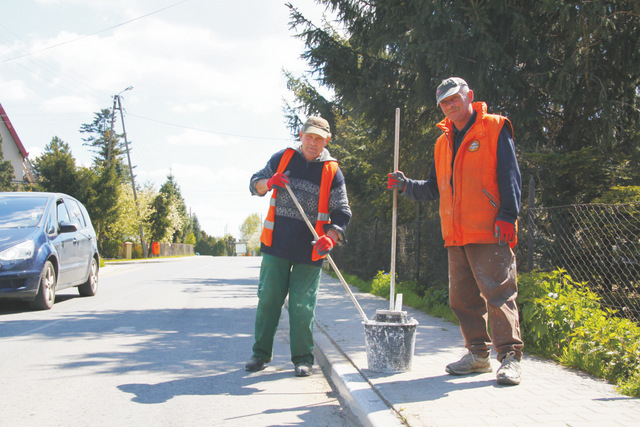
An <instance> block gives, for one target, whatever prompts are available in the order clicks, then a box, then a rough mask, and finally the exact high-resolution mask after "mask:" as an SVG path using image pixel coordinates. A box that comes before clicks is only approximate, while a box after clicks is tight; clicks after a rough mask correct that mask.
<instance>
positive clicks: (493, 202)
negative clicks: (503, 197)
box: [482, 188, 500, 209]
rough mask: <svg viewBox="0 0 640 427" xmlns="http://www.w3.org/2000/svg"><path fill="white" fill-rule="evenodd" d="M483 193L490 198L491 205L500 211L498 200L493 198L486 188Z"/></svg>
mask: <svg viewBox="0 0 640 427" xmlns="http://www.w3.org/2000/svg"><path fill="white" fill-rule="evenodd" d="M482 192H483V193H484V194H485V195H486V196H487V197H488V198H489V203H491V204H492V205H493V207H494V208H496V209H500V206H499V205H498V202H497V201H496V199H494V198H493V196H492V195H491V193H489V192H488V191H487V190H486V189H485V188H483V189H482Z"/></svg>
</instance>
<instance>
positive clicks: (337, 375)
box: [314, 322, 406, 427]
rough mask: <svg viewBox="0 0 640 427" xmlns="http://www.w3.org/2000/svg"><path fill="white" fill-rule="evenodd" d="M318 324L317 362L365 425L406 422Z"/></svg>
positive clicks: (391, 426) (385, 426)
mask: <svg viewBox="0 0 640 427" xmlns="http://www.w3.org/2000/svg"><path fill="white" fill-rule="evenodd" d="M315 326H316V333H315V334H314V342H315V351H314V353H315V356H316V359H317V363H318V364H319V365H320V366H321V367H322V369H323V370H324V372H325V375H326V376H328V377H329V378H330V379H331V381H332V382H333V384H334V385H335V387H336V388H337V389H338V392H339V393H340V396H341V397H342V398H343V399H344V400H345V401H346V404H347V405H348V406H349V409H350V410H351V412H352V413H353V414H354V415H355V416H356V417H357V418H358V419H359V420H360V422H361V423H362V425H363V426H367V427H394V426H404V425H406V424H405V423H403V422H402V421H401V420H400V417H399V415H398V414H397V413H396V412H395V411H394V410H393V409H392V408H393V407H392V406H391V405H389V404H388V403H387V402H386V401H385V400H384V399H383V398H382V397H381V396H380V394H379V393H378V392H377V390H376V389H375V387H374V386H373V385H372V384H371V383H369V381H367V379H366V378H365V377H364V376H363V375H362V373H360V371H359V370H358V369H356V367H355V366H354V365H353V363H352V362H351V360H349V358H348V357H347V356H346V355H345V354H344V353H342V352H341V351H340V350H339V348H338V346H336V345H335V344H334V343H333V341H332V340H331V338H330V337H329V335H328V334H327V333H326V332H325V330H324V329H323V328H322V327H321V326H320V325H319V324H318V323H317V322H316V324H315ZM318 332H319V333H318Z"/></svg>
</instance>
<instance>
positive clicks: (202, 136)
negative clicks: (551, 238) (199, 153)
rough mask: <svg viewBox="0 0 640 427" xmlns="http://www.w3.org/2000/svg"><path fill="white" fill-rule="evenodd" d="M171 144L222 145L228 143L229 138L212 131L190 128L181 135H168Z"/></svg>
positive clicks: (182, 145) (194, 145)
mask: <svg viewBox="0 0 640 427" xmlns="http://www.w3.org/2000/svg"><path fill="white" fill-rule="evenodd" d="M167 142H168V143H169V145H177V146H180V147H220V146H224V145H227V144H228V140H225V138H224V137H222V136H220V135H215V134H212V133H205V132H198V131H195V130H191V129H188V130H186V131H184V132H183V133H181V134H180V135H171V136H168V137H167Z"/></svg>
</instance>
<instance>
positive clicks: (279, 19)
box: [0, 0, 323, 238]
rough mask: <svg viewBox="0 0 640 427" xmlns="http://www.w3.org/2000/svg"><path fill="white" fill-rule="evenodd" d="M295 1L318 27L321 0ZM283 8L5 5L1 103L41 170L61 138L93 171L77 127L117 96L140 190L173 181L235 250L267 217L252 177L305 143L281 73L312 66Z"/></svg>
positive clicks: (150, 1)
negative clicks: (299, 141) (290, 114)
mask: <svg viewBox="0 0 640 427" xmlns="http://www.w3.org/2000/svg"><path fill="white" fill-rule="evenodd" d="M287 1H290V2H291V3H292V4H293V5H294V6H296V7H297V8H298V9H299V10H301V11H302V13H303V14H304V15H305V16H306V17H309V18H311V19H312V20H313V21H314V22H319V19H320V18H321V17H322V14H323V9H322V6H320V5H317V4H316V3H315V2H314V1H313V0H287ZM285 4H286V1H282V0H3V1H2V18H3V19H2V22H0V104H2V106H3V107H4V109H5V111H6V113H7V115H8V116H9V119H10V120H11V123H12V124H13V126H14V128H15V130H16V132H17V134H18V136H19V137H20V140H21V141H22V143H23V145H24V146H25V148H26V150H27V151H28V152H29V158H30V159H31V160H32V161H33V160H34V159H36V158H37V157H38V156H39V155H41V154H42V153H43V151H44V148H45V146H46V145H47V144H48V143H49V142H50V141H51V139H52V138H53V137H56V136H57V137H59V138H60V139H62V140H63V141H64V142H66V143H67V144H69V146H70V147H71V151H72V154H73V156H74V158H75V159H76V161H77V162H78V164H80V165H84V166H89V165H90V164H91V162H92V159H93V156H94V153H93V152H91V151H90V150H89V148H88V147H86V146H83V142H84V141H83V140H82V138H83V136H85V135H83V134H81V133H80V131H79V130H80V127H81V126H82V125H83V124H87V123H92V122H93V119H94V115H95V113H96V112H99V111H100V110H102V109H105V108H111V107H112V105H113V97H114V95H116V94H120V97H121V100H122V106H123V108H124V124H125V129H126V133H127V140H128V141H129V144H130V148H131V162H132V164H133V165H134V167H135V170H134V173H135V175H136V178H135V179H136V185H137V186H143V185H145V184H150V185H153V186H154V188H155V189H156V190H158V189H159V188H160V186H161V185H162V184H163V183H164V182H165V181H166V179H167V176H168V175H169V174H170V173H171V174H173V176H174V178H175V181H176V182H177V184H178V186H179V187H180V190H181V193H182V196H183V198H184V200H185V204H186V206H187V209H188V210H189V211H190V212H191V213H192V214H194V215H196V216H197V218H198V221H199V223H200V226H201V228H202V229H203V230H204V231H205V232H206V233H207V234H209V235H212V236H215V237H222V236H224V235H226V234H231V235H233V236H235V237H237V238H239V237H240V231H239V228H240V225H241V224H242V223H243V222H244V220H245V219H246V218H247V217H248V216H249V215H251V214H254V213H257V214H259V215H260V216H261V217H262V216H264V215H266V211H267V208H268V198H266V197H256V196H251V195H250V193H249V185H248V184H249V179H250V177H251V175H252V174H253V173H254V172H256V171H258V170H259V169H261V168H262V167H264V165H265V164H266V162H267V160H268V159H269V157H270V156H271V155H272V154H273V153H275V152H276V151H278V150H281V149H283V148H286V147H288V146H291V145H292V144H294V143H295V140H294V139H293V138H292V137H291V133H290V130H289V129H288V128H287V127H286V124H285V119H284V115H283V112H282V109H283V106H284V100H285V99H288V100H290V99H291V94H290V93H289V92H288V91H287V88H286V79H285V77H284V73H283V70H288V71H290V72H292V73H293V74H294V75H297V76H298V75H302V74H303V73H304V72H305V71H306V70H308V67H307V65H306V64H305V63H304V61H303V60H302V59H301V58H300V55H301V54H302V52H303V51H304V45H303V43H302V41H301V40H299V39H297V38H295V37H294V34H295V32H294V30H291V29H289V9H288V8H287V7H286V6H285ZM129 86H133V89H131V90H126V91H125V89H126V88H128V87H129ZM118 114H119V113H118ZM301 119H304V118H301ZM121 130H122V124H121V122H120V120H118V121H117V123H116V131H118V132H121Z"/></svg>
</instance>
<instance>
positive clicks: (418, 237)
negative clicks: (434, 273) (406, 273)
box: [416, 202, 422, 284]
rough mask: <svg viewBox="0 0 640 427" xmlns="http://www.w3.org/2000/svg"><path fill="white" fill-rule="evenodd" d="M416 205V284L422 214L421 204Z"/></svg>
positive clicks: (417, 279)
mask: <svg viewBox="0 0 640 427" xmlns="http://www.w3.org/2000/svg"><path fill="white" fill-rule="evenodd" d="M416 204H417V205H418V215H417V219H416V224H417V227H416V246H417V248H416V284H418V283H420V258H421V257H420V235H421V234H422V227H421V225H422V224H421V220H422V218H420V217H421V214H422V209H421V208H420V207H421V205H422V203H421V202H418V203H416Z"/></svg>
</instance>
